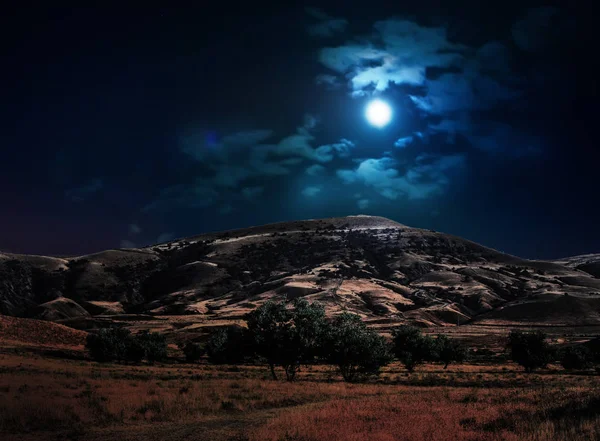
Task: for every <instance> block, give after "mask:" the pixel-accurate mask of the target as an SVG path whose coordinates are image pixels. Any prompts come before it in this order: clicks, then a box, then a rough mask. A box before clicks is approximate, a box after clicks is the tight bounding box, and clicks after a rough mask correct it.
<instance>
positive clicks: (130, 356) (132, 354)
mask: <svg viewBox="0 0 600 441" xmlns="http://www.w3.org/2000/svg"><path fill="white" fill-rule="evenodd" d="M145 356H146V348H145V347H144V344H143V343H142V341H140V339H139V338H137V337H136V336H133V335H129V336H128V337H127V340H126V341H125V357H124V358H125V359H126V360H127V361H131V362H133V363H139V362H140V361H142V360H143V359H144V357H145Z"/></svg>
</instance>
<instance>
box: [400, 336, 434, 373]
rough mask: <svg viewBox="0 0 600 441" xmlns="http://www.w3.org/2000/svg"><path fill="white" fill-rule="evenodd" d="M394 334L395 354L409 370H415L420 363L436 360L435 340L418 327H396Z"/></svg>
mask: <svg viewBox="0 0 600 441" xmlns="http://www.w3.org/2000/svg"><path fill="white" fill-rule="evenodd" d="M392 336H393V351H394V354H395V355H396V358H398V360H400V361H401V362H402V364H404V366H405V367H406V369H407V370H408V371H409V372H413V371H414V370H415V368H416V367H417V366H418V365H420V364H423V363H424V362H426V361H434V360H436V359H437V357H438V355H437V353H436V349H437V347H436V342H435V340H434V339H433V338H431V337H429V336H427V335H423V334H422V333H421V331H420V330H419V329H418V328H415V327H413V326H400V327H398V328H396V329H394V331H393V333H392Z"/></svg>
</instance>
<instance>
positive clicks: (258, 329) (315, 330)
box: [248, 299, 325, 381]
mask: <svg viewBox="0 0 600 441" xmlns="http://www.w3.org/2000/svg"><path fill="white" fill-rule="evenodd" d="M292 305H293V307H292V308H288V306H287V305H286V304H285V303H283V302H273V301H268V302H266V303H264V304H263V305H261V306H260V307H259V308H257V309H255V310H254V311H252V312H251V313H250V314H249V316H248V331H249V333H250V335H251V338H252V340H253V343H254V349H255V352H256V354H257V355H259V356H261V357H262V358H264V359H265V360H266V362H267V364H268V365H269V368H270V370H271V375H272V376H273V379H277V374H276V373H275V366H281V367H283V369H284V371H285V374H286V378H287V380H288V381H293V380H294V378H295V377H296V373H297V372H298V370H299V368H300V366H301V365H302V364H303V363H308V362H310V361H312V360H313V359H314V357H315V356H316V355H317V354H318V352H319V348H320V347H321V336H322V334H323V332H324V329H325V309H324V308H323V306H321V305H320V304H318V303H312V304H310V303H308V302H307V301H306V300H304V299H297V300H295V301H294V302H293V303H292Z"/></svg>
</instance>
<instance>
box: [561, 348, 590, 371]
mask: <svg viewBox="0 0 600 441" xmlns="http://www.w3.org/2000/svg"><path fill="white" fill-rule="evenodd" d="M560 364H561V365H562V367H564V368H565V369H567V370H574V369H588V368H591V367H592V366H593V360H592V353H591V351H590V350H589V349H588V348H587V347H585V346H571V347H568V348H565V349H563V350H562V351H561V356H560Z"/></svg>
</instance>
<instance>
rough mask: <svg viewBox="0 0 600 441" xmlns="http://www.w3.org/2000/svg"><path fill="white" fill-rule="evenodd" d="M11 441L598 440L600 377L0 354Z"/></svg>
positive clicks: (492, 368)
mask: <svg viewBox="0 0 600 441" xmlns="http://www.w3.org/2000/svg"><path fill="white" fill-rule="evenodd" d="M0 373H1V375H0V438H1V439H3V440H39V439H47V440H54V439H72V440H77V439H81V440H108V439H110V440H132V441H133V440H215V441H219V440H229V441H234V440H235V441H243V440H246V441H250V440H252V441H258V440H273V441H280V440H281V441H283V440H285V441H320V440H327V441H337V440H340V441H341V440H365V439H369V440H375V441H384V440H385V441H388V440H407V441H413V440H431V441H436V440H473V441H475V440H477V441H485V440H532V441H533V440H535V441H542V440H569V441H580V440H581V441H583V440H593V439H600V389H599V386H600V378H599V377H598V376H597V375H591V374H590V375H585V374H581V375H569V374H565V373H564V371H561V370H558V369H556V370H553V369H549V370H546V371H543V372H540V373H537V374H531V375H525V374H523V373H522V372H521V371H520V370H519V369H518V368H516V367H515V366H513V365H504V366H502V365H485V364H482V365H464V366H450V368H448V370H443V369H441V367H439V366H426V367H424V368H423V369H422V370H421V371H420V372H417V373H415V374H412V375H410V376H409V375H407V373H406V372H405V371H404V370H403V369H402V368H401V367H400V366H398V365H392V366H390V367H388V368H386V369H385V370H384V372H383V374H382V376H381V378H379V379H378V380H377V381H375V382H370V383H365V384H346V383H343V382H341V381H340V378H339V376H338V375H337V373H335V371H332V370H331V369H330V368H328V367H321V366H314V367H311V368H308V369H306V370H304V371H303V372H302V373H301V374H302V376H301V378H300V379H299V380H300V381H297V382H295V383H286V382H283V381H281V382H276V381H272V380H269V377H268V372H267V370H266V369H265V368H264V367H262V366H245V367H236V366H211V365H203V364H200V365H188V364H170V365H163V366H121V365H100V364H96V363H92V362H88V361H85V360H63V359H55V358H49V357H41V356H38V355H35V354H32V353H28V352H21V353H17V352H14V351H12V352H11V351H4V353H1V354H0Z"/></svg>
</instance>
